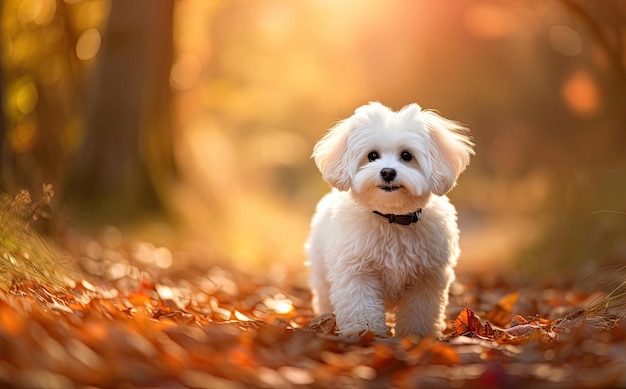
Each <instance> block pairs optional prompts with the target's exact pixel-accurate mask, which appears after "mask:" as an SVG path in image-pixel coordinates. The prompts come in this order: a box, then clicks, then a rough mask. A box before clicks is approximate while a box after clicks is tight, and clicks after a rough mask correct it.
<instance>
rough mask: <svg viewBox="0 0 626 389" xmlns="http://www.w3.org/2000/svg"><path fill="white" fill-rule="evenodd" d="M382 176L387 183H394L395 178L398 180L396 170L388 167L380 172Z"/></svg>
mask: <svg viewBox="0 0 626 389" xmlns="http://www.w3.org/2000/svg"><path fill="white" fill-rule="evenodd" d="M380 175H381V177H382V178H383V180H385V181H387V182H391V181H393V179H394V178H396V169H392V168H389V167H386V168H384V169H383V170H381V171H380Z"/></svg>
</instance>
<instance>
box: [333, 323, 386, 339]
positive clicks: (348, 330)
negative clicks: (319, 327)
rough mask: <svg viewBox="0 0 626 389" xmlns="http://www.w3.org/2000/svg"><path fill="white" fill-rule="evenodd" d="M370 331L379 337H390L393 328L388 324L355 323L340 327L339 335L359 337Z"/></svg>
mask: <svg viewBox="0 0 626 389" xmlns="http://www.w3.org/2000/svg"><path fill="white" fill-rule="evenodd" d="M368 332H371V333H372V334H373V335H374V336H376V337H378V338H388V337H390V336H391V328H389V327H388V326H387V325H386V324H382V325H380V324H378V325H375V324H370V323H355V324H351V325H347V326H343V327H342V328H340V329H339V336H343V337H347V338H350V337H357V336H364V335H365V334H367V333H368Z"/></svg>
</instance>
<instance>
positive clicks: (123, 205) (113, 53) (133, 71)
mask: <svg viewBox="0 0 626 389" xmlns="http://www.w3.org/2000/svg"><path fill="white" fill-rule="evenodd" d="M138 15H140V17H138ZM172 16H173V2H172V1H159V2H153V1H152V0H139V1H113V2H111V11H110V15H109V18H108V22H107V25H106V28H105V31H104V35H103V38H102V48H101V52H100V53H99V55H98V57H97V64H96V69H95V72H94V75H93V79H92V80H91V82H92V83H91V85H90V88H89V90H88V95H87V98H86V103H87V106H86V109H85V111H86V112H85V115H86V117H85V130H86V133H85V137H84V142H83V143H82V145H81V147H80V149H79V150H78V153H77V155H76V158H75V160H74V161H73V163H72V165H71V167H70V173H69V177H68V181H67V188H66V191H65V197H66V199H67V200H68V201H69V203H70V205H71V206H72V207H74V208H77V209H79V210H81V211H82V212H84V213H87V214H92V215H93V214H97V215H98V216H106V217H107V218H112V219H118V218H127V217H129V216H130V217H132V216H136V215H140V214H143V213H145V212H151V211H158V210H160V208H161V201H160V200H159V196H158V193H157V192H158V189H157V188H158V187H159V186H160V185H165V184H166V182H167V180H168V179H169V178H171V177H173V174H174V162H173V152H172V139H171V126H170V119H171V118H170V112H169V109H170V108H169V71H170V65H171V59H172V51H173V41H172V24H173V23H172Z"/></svg>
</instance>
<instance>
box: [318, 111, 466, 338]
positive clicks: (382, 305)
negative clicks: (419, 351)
mask: <svg viewBox="0 0 626 389" xmlns="http://www.w3.org/2000/svg"><path fill="white" fill-rule="evenodd" d="M473 153H474V152H473V143H472V142H471V140H470V137H469V132H468V130H467V129H466V128H465V127H463V126H461V125H459V124H458V123H456V122H453V121H450V120H447V119H444V118H442V117H441V116H439V115H437V114H436V113H434V112H432V111H428V110H422V109H421V108H420V106H418V105H417V104H411V105H407V106H406V107H404V108H402V109H401V110H400V111H398V112H393V111H391V110H390V109H389V108H387V107H385V106H383V105H382V104H380V103H369V104H368V105H364V106H362V107H359V108H357V109H356V111H355V112H354V114H353V115H352V116H351V117H349V118H348V119H345V120H343V121H341V122H339V123H338V124H337V125H336V126H334V127H333V128H331V129H330V130H329V131H328V133H327V134H326V135H325V136H324V137H323V138H322V139H321V140H320V141H319V142H318V143H317V144H316V146H315V148H314V151H313V158H314V159H315V163H316V164H317V167H318V168H319V170H320V171H321V173H322V177H323V179H324V180H325V181H326V182H328V183H329V184H330V185H331V186H332V187H333V190H332V191H331V193H329V194H328V195H326V196H325V197H324V198H323V199H322V200H321V201H320V202H319V204H318V206H317V211H316V213H315V216H314V217H313V221H312V223H311V234H310V236H309V239H308V241H307V244H306V251H307V256H308V258H309V264H310V267H311V287H312V290H313V307H314V310H315V311H316V312H317V313H318V314H321V313H328V312H334V313H335V315H336V319H337V326H338V327H339V330H340V334H341V335H344V336H354V335H360V334H363V333H365V332H367V331H368V330H369V331H371V332H372V333H373V334H375V335H376V336H388V335H389V334H390V333H391V332H390V328H389V327H388V326H387V324H386V316H385V311H386V310H392V311H393V312H394V313H395V334H396V335H397V336H406V335H417V336H425V335H428V334H433V335H435V336H437V335H439V334H441V331H442V330H443V329H444V327H445V323H444V319H445V317H444V314H445V312H444V311H445V307H446V305H447V302H448V289H449V286H450V283H451V282H452V281H453V280H454V266H455V265H456V262H457V258H458V256H459V254H460V251H459V244H458V241H459V230H458V227H457V223H456V210H455V208H454V206H453V205H452V204H451V203H450V202H449V200H448V198H447V197H446V196H445V194H446V193H447V192H448V191H450V190H451V189H452V188H453V187H454V186H455V184H456V180H457V178H458V177H459V175H460V174H461V173H462V172H463V170H465V168H466V166H467V165H468V164H469V159H470V155H472V154H473ZM383 170H384V171H383ZM390 172H392V174H390ZM419 209H422V218H421V220H420V221H419V222H417V223H412V224H410V225H400V224H392V223H390V222H389V221H388V220H387V219H386V218H384V217H382V216H380V215H378V214H375V213H374V212H373V211H378V212H380V213H383V214H398V215H399V214H408V213H411V212H415V211H416V210H419Z"/></svg>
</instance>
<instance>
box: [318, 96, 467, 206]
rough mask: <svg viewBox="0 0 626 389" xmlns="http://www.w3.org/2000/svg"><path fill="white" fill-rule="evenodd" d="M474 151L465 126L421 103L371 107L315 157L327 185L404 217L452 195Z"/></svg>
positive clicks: (335, 131)
mask: <svg viewBox="0 0 626 389" xmlns="http://www.w3.org/2000/svg"><path fill="white" fill-rule="evenodd" d="M472 147H473V143H472V142H471V140H470V138H469V131H468V130H467V129H466V128H465V127H463V126H461V125H460V124H458V123H456V122H453V121H450V120H447V119H444V118H443V117H441V116H439V115H437V114H436V113H434V112H432V111H428V110H422V109H421V108H420V106H419V105H417V104H411V105H407V106H406V107H404V108H402V109H401V110H400V111H398V112H393V111H391V110H390V109H389V108H387V107H385V106H384V105H382V104H380V103H369V104H367V105H364V106H361V107H359V108H357V109H356V111H355V112H354V114H353V115H352V116H351V117H349V118H347V119H345V120H343V121H341V122H339V123H338V124H337V125H336V126H334V127H333V128H331V129H330V130H329V131H328V133H327V134H326V135H325V136H324V137H323V138H322V139H321V140H320V141H319V142H318V143H317V144H316V145H315V148H314V150H313V158H314V159H315V163H316V164H317V167H318V168H319V170H320V171H321V172H322V177H323V178H324V180H325V181H326V182H328V183H329V184H330V185H331V186H333V187H335V188H337V189H339V190H342V191H347V190H351V191H352V196H353V197H354V198H355V199H356V200H357V201H358V202H359V203H361V204H363V205H364V206H367V207H369V208H371V209H372V210H374V209H375V210H378V211H380V212H385V213H405V212H413V211H415V210H416V209H417V208H420V207H422V206H424V205H425V203H426V202H427V201H428V198H429V197H430V195H431V194H432V193H434V194H437V195H444V194H446V193H447V192H448V191H450V190H451V189H452V188H453V187H454V185H455V184H456V180H457V178H458V177H459V175H460V174H461V173H462V172H463V170H465V168H466V166H467V165H468V163H469V159H470V155H472V154H473V153H474V151H473V148H472Z"/></svg>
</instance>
